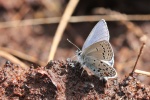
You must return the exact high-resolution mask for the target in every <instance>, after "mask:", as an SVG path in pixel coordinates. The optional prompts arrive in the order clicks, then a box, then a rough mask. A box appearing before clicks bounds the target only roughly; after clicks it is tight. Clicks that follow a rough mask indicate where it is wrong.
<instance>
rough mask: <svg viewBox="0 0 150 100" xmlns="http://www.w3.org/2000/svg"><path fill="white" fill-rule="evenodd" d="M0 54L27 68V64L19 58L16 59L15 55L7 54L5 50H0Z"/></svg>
mask: <svg viewBox="0 0 150 100" xmlns="http://www.w3.org/2000/svg"><path fill="white" fill-rule="evenodd" d="M0 56H1V57H4V58H6V59H8V60H10V61H12V62H13V63H16V64H18V65H20V66H21V67H23V68H25V69H27V68H28V66H27V65H26V64H24V63H23V62H21V61H20V60H19V59H17V58H16V57H14V56H12V55H11V54H9V53H7V52H5V51H2V50H0Z"/></svg>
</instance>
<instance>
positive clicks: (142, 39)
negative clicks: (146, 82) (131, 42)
mask: <svg viewBox="0 0 150 100" xmlns="http://www.w3.org/2000/svg"><path fill="white" fill-rule="evenodd" d="M140 40H141V41H142V42H143V44H142V46H141V48H140V52H139V54H138V57H137V59H136V62H135V65H134V67H133V70H132V72H131V75H132V74H133V73H134V71H135V68H136V65H137V63H138V60H139V58H140V56H141V54H142V51H143V48H144V46H145V42H146V40H147V37H146V35H144V36H142V37H141V39H140Z"/></svg>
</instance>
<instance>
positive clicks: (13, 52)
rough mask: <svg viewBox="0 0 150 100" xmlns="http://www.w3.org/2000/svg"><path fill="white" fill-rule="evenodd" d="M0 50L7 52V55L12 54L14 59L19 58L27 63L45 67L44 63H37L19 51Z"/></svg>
mask: <svg viewBox="0 0 150 100" xmlns="http://www.w3.org/2000/svg"><path fill="white" fill-rule="evenodd" d="M0 50H3V51H6V52H8V53H10V54H12V55H14V56H16V57H19V58H21V59H23V60H26V61H29V62H33V63H35V64H38V65H40V66H45V65H46V63H44V62H42V61H39V60H38V59H36V58H35V57H32V56H29V55H27V54H24V53H22V52H19V51H16V50H13V49H9V48H4V47H0Z"/></svg>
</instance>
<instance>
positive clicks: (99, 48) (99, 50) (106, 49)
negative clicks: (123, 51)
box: [83, 40, 114, 61]
mask: <svg viewBox="0 0 150 100" xmlns="http://www.w3.org/2000/svg"><path fill="white" fill-rule="evenodd" d="M83 55H85V56H92V57H95V58H96V59H98V60H106V61H110V60H112V59H113V58H114V53H113V49H112V47H111V45H110V43H109V42H107V41H105V40H104V41H100V42H97V43H94V44H93V45H91V46H89V47H88V48H86V49H85V50H84V51H83Z"/></svg>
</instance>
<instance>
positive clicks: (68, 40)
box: [67, 39, 80, 50]
mask: <svg viewBox="0 0 150 100" xmlns="http://www.w3.org/2000/svg"><path fill="white" fill-rule="evenodd" d="M67 41H68V42H69V43H71V44H72V45H74V46H75V47H76V48H77V49H78V50H80V48H79V47H78V46H76V45H75V44H74V43H72V42H71V41H70V40H69V39H67Z"/></svg>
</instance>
